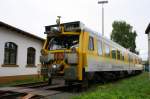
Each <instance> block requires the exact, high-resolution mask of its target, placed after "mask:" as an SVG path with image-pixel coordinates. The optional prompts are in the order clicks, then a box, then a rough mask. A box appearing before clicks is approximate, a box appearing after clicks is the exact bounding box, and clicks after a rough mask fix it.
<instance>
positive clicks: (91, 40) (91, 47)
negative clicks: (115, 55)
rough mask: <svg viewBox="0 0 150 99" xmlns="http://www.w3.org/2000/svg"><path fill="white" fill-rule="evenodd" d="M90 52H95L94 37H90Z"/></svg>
mask: <svg viewBox="0 0 150 99" xmlns="http://www.w3.org/2000/svg"><path fill="white" fill-rule="evenodd" d="M88 48H89V50H91V51H93V50H94V39H93V37H89V45H88Z"/></svg>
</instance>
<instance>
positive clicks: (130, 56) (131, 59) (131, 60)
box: [129, 54, 133, 63]
mask: <svg viewBox="0 0 150 99" xmlns="http://www.w3.org/2000/svg"><path fill="white" fill-rule="evenodd" d="M129 62H130V63H132V62H133V57H132V55H130V54H129Z"/></svg>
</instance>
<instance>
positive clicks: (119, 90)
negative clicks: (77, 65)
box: [73, 72, 150, 99]
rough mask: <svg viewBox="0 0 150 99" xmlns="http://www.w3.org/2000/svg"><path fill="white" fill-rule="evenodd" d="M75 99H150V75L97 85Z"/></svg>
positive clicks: (143, 74)
mask: <svg viewBox="0 0 150 99" xmlns="http://www.w3.org/2000/svg"><path fill="white" fill-rule="evenodd" d="M73 99H150V78H149V73H146V72H144V73H142V74H140V75H137V76H133V77H130V78H125V79H123V80H119V81H116V82H111V83H108V84H103V85H95V86H93V87H92V88H90V89H89V90H88V91H87V92H83V93H81V94H80V95H78V96H74V97H73Z"/></svg>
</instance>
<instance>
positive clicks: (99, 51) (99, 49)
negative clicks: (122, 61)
mask: <svg viewBox="0 0 150 99" xmlns="http://www.w3.org/2000/svg"><path fill="white" fill-rule="evenodd" d="M97 44H98V45H97V47H98V55H100V56H102V55H103V49H102V41H100V40H98V43H97Z"/></svg>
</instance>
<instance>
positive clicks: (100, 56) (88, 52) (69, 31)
mask: <svg viewBox="0 0 150 99" xmlns="http://www.w3.org/2000/svg"><path fill="white" fill-rule="evenodd" d="M45 34H47V39H46V41H45V43H44V46H43V49H42V50H41V54H42V55H41V58H40V61H41V63H42V74H43V76H44V77H48V78H49V83H51V80H52V79H53V78H55V77H62V78H63V79H65V81H69V82H72V81H85V80H92V79H101V78H102V77H103V76H105V75H104V74H107V73H114V74H115V75H116V76H120V75H121V74H128V73H135V72H140V71H142V70H143V67H142V65H141V59H140V58H139V57H138V56H137V55H136V54H134V53H131V52H130V51H128V50H127V49H125V48H123V47H122V46H120V45H119V44H117V43H115V42H113V41H111V40H109V39H106V38H104V37H102V36H100V35H98V33H97V32H94V31H92V30H90V29H88V28H87V27H85V25H84V24H82V23H81V22H80V21H76V22H69V23H62V24H56V25H50V26H46V27H45Z"/></svg>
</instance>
